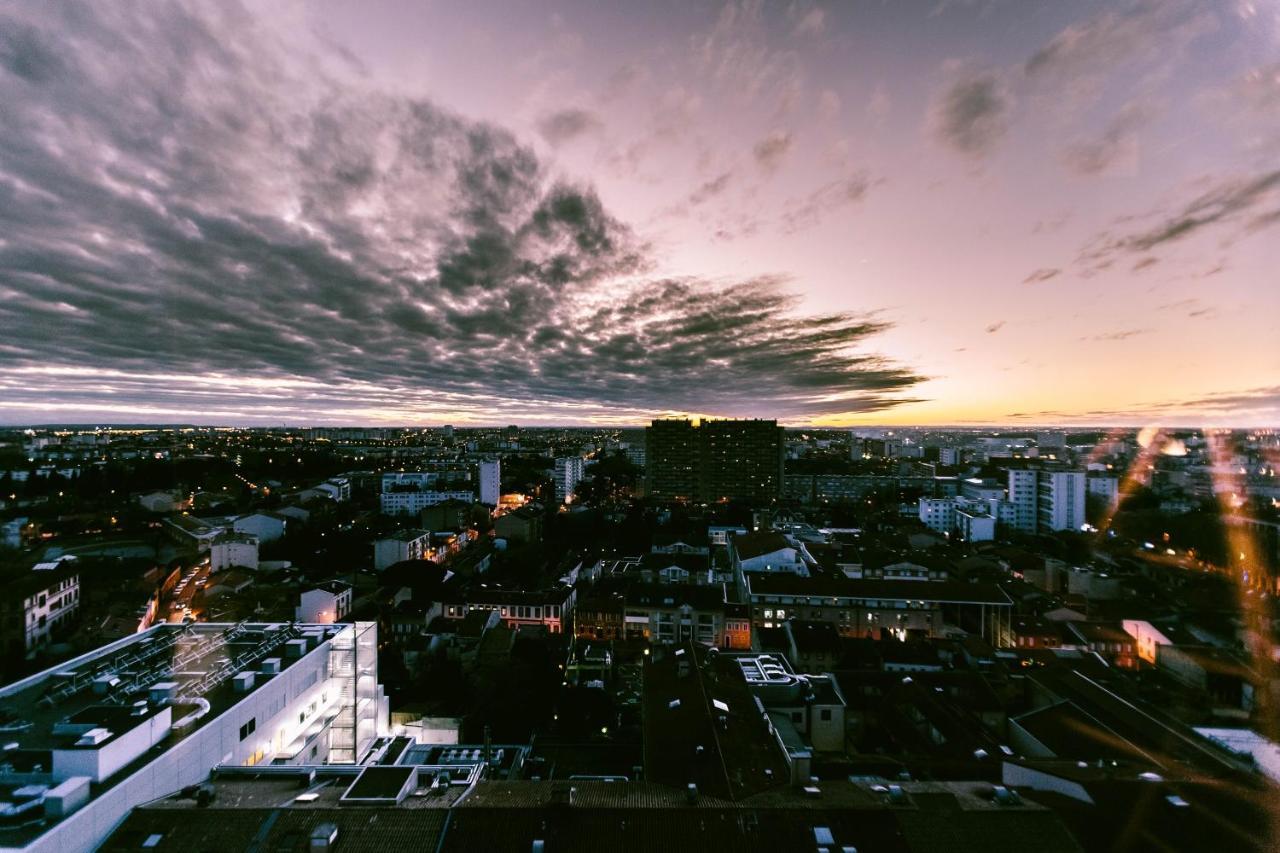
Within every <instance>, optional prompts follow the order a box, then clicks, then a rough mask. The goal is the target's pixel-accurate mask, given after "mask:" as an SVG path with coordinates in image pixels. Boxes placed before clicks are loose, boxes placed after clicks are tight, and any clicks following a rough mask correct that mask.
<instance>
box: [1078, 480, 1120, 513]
mask: <svg viewBox="0 0 1280 853" xmlns="http://www.w3.org/2000/svg"><path fill="white" fill-rule="evenodd" d="M1085 488H1086V490H1087V491H1088V493H1089V494H1091V495H1097V496H1098V497H1100V498H1102V499H1103V500H1104V501H1106V502H1107V509H1108V510H1114V509H1115V508H1116V506H1117V505H1118V504H1119V503H1120V478H1119V477H1114V476H1111V475H1109V474H1090V475H1089V476H1088V477H1086V478H1085Z"/></svg>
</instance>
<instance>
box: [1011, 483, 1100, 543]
mask: <svg viewBox="0 0 1280 853" xmlns="http://www.w3.org/2000/svg"><path fill="white" fill-rule="evenodd" d="M1085 490H1086V486H1085V472H1084V471H1060V470H1056V469H1054V470H1044V469H1036V468H1010V469H1009V495H1008V503H1009V508H1010V512H1011V517H1010V524H1011V526H1012V527H1013V528H1014V529H1015V530H1018V531H1021V532H1023V533H1030V534H1034V533H1053V532H1056V531H1059V530H1079V529H1080V528H1081V527H1082V526H1083V525H1084V523H1085V515H1084V496H1085Z"/></svg>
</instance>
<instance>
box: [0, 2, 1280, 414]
mask: <svg viewBox="0 0 1280 853" xmlns="http://www.w3.org/2000/svg"><path fill="white" fill-rule="evenodd" d="M0 21H2V22H3V26H0V103H3V104H4V105H5V107H4V115H5V121H4V122H3V126H2V127H0V293H3V294H4V298H3V299H0V325H2V326H3V327H4V328H5V330H6V334H5V336H4V339H3V340H0V423H6V424H25V423H72V422H74V423H101V424H108V423H143V422H164V423H173V422H192V421H195V422H200V423H208V424H214V423H218V424H229V425H246V426H251V425H274V424H281V423H288V424H295V425H296V424H311V425H317V426H320V425H329V424H334V425H351V424H370V425H387V426H393V425H409V426H412V425H438V424H444V423H452V424H454V425H456V426H469V425H481V424H485V425H488V424H494V425H501V424H506V423H521V424H525V425H530V426H538V425H546V426H556V425H564V426H576V425H600V424H618V425H623V426H639V425H642V424H644V423H645V422H647V421H648V420H649V419H650V418H652V417H662V416H670V415H691V416H694V417H698V416H704V415H705V416H711V417H752V416H754V417H765V418H772V417H777V418H778V420H779V421H780V422H782V423H785V424H787V425H788V426H804V425H813V426H819V427H826V426H832V427H834V426H853V427H856V426H879V425H884V426H891V425H892V426H904V427H911V426H939V427H941V426H957V427H969V426H979V425H996V424H1008V423H1012V424H1016V425H1017V426H1019V427H1024V428H1030V427H1033V426H1036V425H1046V426H1048V425H1053V426H1078V427H1087V426H1111V425H1121V426H1143V425H1148V424H1161V425H1167V426H1172V427H1178V426H1187V427H1200V426H1259V425H1267V424H1271V423H1274V422H1275V421H1276V420H1277V416H1278V415H1280V385H1277V384H1276V376H1278V375H1280V351H1277V348H1276V346H1275V335H1274V317H1275V316H1276V309H1277V308H1280V295H1277V294H1280V287H1276V286H1275V285H1276V282H1275V281H1274V279H1275V270H1276V269H1277V268H1280V263H1278V261H1280V256H1278V252H1277V250H1276V248H1275V246H1276V244H1277V241H1276V231H1275V227H1276V225H1277V224H1280V161H1278V160H1277V159H1276V153H1275V152H1276V151H1277V150H1280V148H1278V147H1277V143H1280V109H1278V108H1280V58H1278V57H1280V8H1278V7H1277V6H1276V5H1275V4H1274V3H1257V4H1254V3H1233V4H1208V3H1192V2H1168V3H1142V2H1139V3H1132V4H1120V5H1113V4H1101V3H1081V4H1071V5H1069V6H1068V5H1067V4H1050V3H1034V4H1032V3H1000V2H990V3H971V2H955V3H947V2H942V3H929V4H911V3H907V4H883V5H871V4H866V5H862V4H858V5H849V6H845V5H840V6H837V5H834V4H832V5H828V4H816V3H801V2H797V3H792V4H787V5H785V6H784V5H781V4H779V5H776V6H775V5H764V4H751V3H747V4H727V5H721V4H711V3H706V4H675V3H672V4H658V5H656V6H646V7H639V6H631V5H628V6H617V7H612V6H604V5H593V4H585V3H582V4H576V3H559V4H552V5H550V6H549V5H546V4H518V5H515V6H506V5H505V4H504V5H502V6H499V5H497V4H484V3H481V4H468V5H467V6H465V7H463V6H449V7H444V6H430V5H421V4H409V3H398V2H381V3H374V4H371V5H369V4H365V5H362V6H360V7H359V8H358V9H357V7H354V6H342V5H336V4H334V5H315V4H277V5H273V6H271V7H267V6H265V5H248V6H239V5H224V4H219V5H216V6H215V5H212V4H208V5H201V4H196V5H192V6H184V5H165V6H155V7H149V6H124V5H121V6H115V5H111V6H107V5H99V6H95V7H84V6H72V5H67V6H63V5H58V4H50V5H41V6H30V7H24V6H16V5H11V6H6V7H4V8H3V9H2V10H0Z"/></svg>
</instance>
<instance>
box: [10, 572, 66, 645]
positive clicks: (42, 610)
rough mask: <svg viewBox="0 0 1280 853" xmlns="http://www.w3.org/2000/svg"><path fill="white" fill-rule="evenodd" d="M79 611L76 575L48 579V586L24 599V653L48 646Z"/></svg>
mask: <svg viewBox="0 0 1280 853" xmlns="http://www.w3.org/2000/svg"><path fill="white" fill-rule="evenodd" d="M71 559H74V558H71ZM55 565H57V564H55ZM79 607H80V575H78V574H70V575H68V574H65V573H62V572H59V573H58V577H57V579H56V580H54V579H53V578H50V581H49V586H47V587H46V588H44V589H41V590H39V591H37V592H33V593H32V594H31V595H28V596H26V597H24V598H23V600H22V625H23V637H24V640H25V643H26V648H27V651H29V652H30V651H34V650H35V649H38V648H40V647H41V646H44V645H46V644H48V642H49V639H50V638H51V637H52V636H53V633H54V632H55V631H56V630H58V629H59V628H60V627H62V626H63V625H65V624H66V623H67V622H68V621H70V620H71V617H72V616H74V615H75V612H76V610H78V609H79Z"/></svg>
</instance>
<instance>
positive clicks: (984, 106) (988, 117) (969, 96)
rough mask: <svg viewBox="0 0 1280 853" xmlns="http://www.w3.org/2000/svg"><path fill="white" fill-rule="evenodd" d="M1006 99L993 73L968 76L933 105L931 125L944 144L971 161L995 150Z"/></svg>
mask: <svg viewBox="0 0 1280 853" xmlns="http://www.w3.org/2000/svg"><path fill="white" fill-rule="evenodd" d="M1008 112H1009V96H1008V94H1007V93H1006V92H1005V89H1004V86H1003V84H1002V83H1001V81H1000V78H999V77H997V76H996V75H995V74H994V73H990V72H978V73H968V74H966V75H965V76H964V77H963V78H962V79H960V80H957V81H955V82H953V83H951V84H950V85H948V87H947V89H946V91H944V92H943V93H941V95H940V96H939V97H938V99H937V100H936V101H935V102H934V105H933V125H934V131H935V132H936V133H937V135H938V138H939V139H940V140H942V142H944V143H945V144H947V145H948V146H950V147H951V148H954V149H955V150H956V151H959V152H960V153H961V154H967V155H969V156H973V157H983V156H985V155H987V154H988V153H990V152H991V151H992V149H994V148H995V146H996V143H997V142H999V141H1000V139H1001V138H1002V137H1003V136H1004V134H1005V130H1006V129H1007V121H1008Z"/></svg>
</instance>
